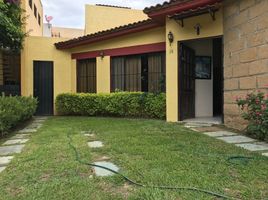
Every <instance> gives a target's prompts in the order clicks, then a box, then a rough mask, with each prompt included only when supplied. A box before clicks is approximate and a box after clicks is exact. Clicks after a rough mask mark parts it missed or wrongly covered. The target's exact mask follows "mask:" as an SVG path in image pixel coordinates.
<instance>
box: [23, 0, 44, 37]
mask: <svg viewBox="0 0 268 200" xmlns="http://www.w3.org/2000/svg"><path fill="white" fill-rule="evenodd" d="M21 2H22V8H23V9H24V10H25V17H26V27H25V29H26V33H28V34H29V36H42V35H43V5H42V2H41V0H33V6H32V9H31V8H30V6H29V1H28V0H22V1H21ZM34 5H36V8H37V17H35V16H34ZM38 14H39V15H40V17H41V20H40V22H41V23H40V25H39V24H38Z"/></svg>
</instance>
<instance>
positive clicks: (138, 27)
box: [55, 20, 161, 49]
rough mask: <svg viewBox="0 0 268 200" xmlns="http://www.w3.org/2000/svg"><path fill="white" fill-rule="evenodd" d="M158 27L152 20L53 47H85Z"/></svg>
mask: <svg viewBox="0 0 268 200" xmlns="http://www.w3.org/2000/svg"><path fill="white" fill-rule="evenodd" d="M159 26H161V25H159V24H158V23H156V22H154V21H152V20H145V21H141V22H137V23H133V24H129V25H126V26H121V27H117V28H113V29H110V30H107V31H102V32H98V33H94V34H91V35H86V36H83V37H80V38H76V39H72V40H68V41H65V42H59V43H56V44H55V46H56V48H57V49H69V48H73V47H77V46H81V45H86V44H92V43H95V42H99V41H103V40H108V39H112V38H115V37H120V36H124V35H128V34H132V33H137V32H142V31H146V30H149V29H153V28H157V27H159Z"/></svg>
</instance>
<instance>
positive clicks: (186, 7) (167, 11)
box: [147, 0, 222, 19]
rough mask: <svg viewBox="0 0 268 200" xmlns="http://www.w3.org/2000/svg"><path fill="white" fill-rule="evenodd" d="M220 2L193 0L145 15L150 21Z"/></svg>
mask: <svg viewBox="0 0 268 200" xmlns="http://www.w3.org/2000/svg"><path fill="white" fill-rule="evenodd" d="M220 2H222V0H195V1H189V2H183V3H178V4H175V5H170V6H168V7H166V8H162V9H157V10H152V11H148V12H147V14H148V16H149V17H150V18H152V19H161V18H165V17H166V16H169V15H174V14H175V13H178V12H182V11H185V10H189V9H195V8H198V7H203V6H206V5H210V4H215V3H220Z"/></svg>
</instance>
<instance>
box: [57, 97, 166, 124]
mask: <svg viewBox="0 0 268 200" xmlns="http://www.w3.org/2000/svg"><path fill="white" fill-rule="evenodd" d="M56 108H57V111H58V113H59V114H60V115H82V116H117V117H141V118H157V119H165V117H166V95H165V94H162V93H161V94H152V93H142V92H116V93H111V94H70V93H66V94H60V95H58V96H57V99H56Z"/></svg>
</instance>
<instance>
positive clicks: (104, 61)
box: [97, 56, 111, 93]
mask: <svg viewBox="0 0 268 200" xmlns="http://www.w3.org/2000/svg"><path fill="white" fill-rule="evenodd" d="M110 77H111V76H110V56H105V57H104V58H101V57H98V58H97V93H110Z"/></svg>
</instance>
